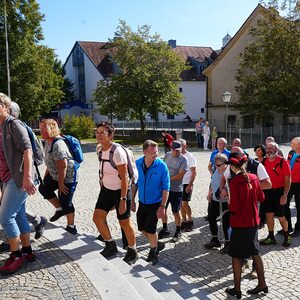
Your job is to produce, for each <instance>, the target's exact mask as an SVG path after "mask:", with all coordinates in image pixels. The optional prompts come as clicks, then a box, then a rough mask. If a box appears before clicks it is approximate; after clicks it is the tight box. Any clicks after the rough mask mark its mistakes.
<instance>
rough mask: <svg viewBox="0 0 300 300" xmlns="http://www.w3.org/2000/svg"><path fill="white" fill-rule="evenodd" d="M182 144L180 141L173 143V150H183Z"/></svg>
mask: <svg viewBox="0 0 300 300" xmlns="http://www.w3.org/2000/svg"><path fill="white" fill-rule="evenodd" d="M181 147H182V144H181V142H180V141H173V142H172V144H171V149H173V150H181Z"/></svg>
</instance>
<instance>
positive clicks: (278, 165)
mask: <svg viewBox="0 0 300 300" xmlns="http://www.w3.org/2000/svg"><path fill="white" fill-rule="evenodd" d="M265 161H266V160H265V159H264V160H263V161H262V164H263V165H265ZM283 161H284V158H283V157H282V158H281V159H280V162H279V163H277V164H276V165H275V167H274V168H273V171H274V173H275V174H276V175H277V176H278V172H277V171H276V169H277V167H280V169H281V170H282V165H283Z"/></svg>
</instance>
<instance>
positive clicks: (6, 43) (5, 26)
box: [4, 0, 11, 97]
mask: <svg viewBox="0 0 300 300" xmlns="http://www.w3.org/2000/svg"><path fill="white" fill-rule="evenodd" d="M4 28H5V50H6V70H7V95H8V97H11V95H10V70H9V50H8V35H7V16H6V0H4Z"/></svg>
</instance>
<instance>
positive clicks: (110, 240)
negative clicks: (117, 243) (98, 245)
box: [104, 239, 113, 243]
mask: <svg viewBox="0 0 300 300" xmlns="http://www.w3.org/2000/svg"><path fill="white" fill-rule="evenodd" d="M112 241H113V239H109V240H106V241H104V242H109V243H110V242H112Z"/></svg>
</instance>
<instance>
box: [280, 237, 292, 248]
mask: <svg viewBox="0 0 300 300" xmlns="http://www.w3.org/2000/svg"><path fill="white" fill-rule="evenodd" d="M291 242H292V236H291V235H290V234H289V235H287V236H285V237H284V241H283V243H282V246H283V247H290V246H291Z"/></svg>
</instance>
